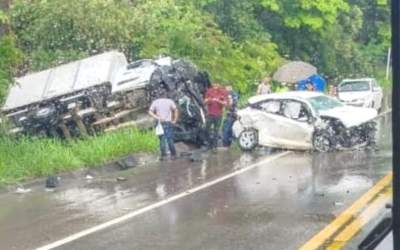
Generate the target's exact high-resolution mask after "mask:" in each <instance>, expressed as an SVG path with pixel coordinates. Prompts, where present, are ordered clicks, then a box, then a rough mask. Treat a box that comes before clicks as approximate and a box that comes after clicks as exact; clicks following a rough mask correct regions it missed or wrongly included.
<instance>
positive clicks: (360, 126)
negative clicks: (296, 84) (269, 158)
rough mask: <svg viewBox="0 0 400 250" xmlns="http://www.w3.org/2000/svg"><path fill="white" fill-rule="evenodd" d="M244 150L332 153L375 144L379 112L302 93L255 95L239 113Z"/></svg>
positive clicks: (237, 128) (237, 130)
mask: <svg viewBox="0 0 400 250" xmlns="http://www.w3.org/2000/svg"><path fill="white" fill-rule="evenodd" d="M238 116H239V118H238V120H237V121H236V122H235V124H234V126H233V133H234V135H235V137H236V138H237V139H238V143H239V146H240V148H241V149H242V150H244V151H250V150H252V149H254V148H255V147H256V146H258V145H260V146H267V147H273V148H285V149H294V150H316V151H319V152H328V151H332V150H341V149H349V148H355V147H365V146H372V145H374V144H375V134H376V122H375V121H374V119H375V118H376V117H377V111H376V110H375V109H373V108H361V107H353V106H348V105H345V104H342V103H340V102H339V101H337V100H336V99H333V98H331V97H329V96H326V95H324V94H322V93H317V92H308V91H296V92H287V93H276V94H269V95H260V96H254V97H251V98H250V99H249V102H248V105H247V107H246V108H244V109H241V110H239V111H238Z"/></svg>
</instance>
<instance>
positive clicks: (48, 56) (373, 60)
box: [0, 0, 390, 93]
mask: <svg viewBox="0 0 400 250" xmlns="http://www.w3.org/2000/svg"><path fill="white" fill-rule="evenodd" d="M389 18H390V17H389V3H388V2H387V1H386V0H367V1H365V0H351V1H344V0H247V1H241V0H192V1H190V0H157V1H156V0H149V1H145V0H137V1H128V0H87V1H79V0H71V1H63V0H51V1H40V0H33V1H27V0H15V1H13V3H12V7H11V9H10V10H9V13H7V15H6V14H5V13H3V12H2V13H1V14H0V22H10V26H11V29H10V30H11V31H12V32H13V33H14V34H15V36H13V35H11V36H8V37H7V38H5V39H4V38H3V39H2V40H1V43H0V49H2V52H3V53H6V54H7V55H15V54H16V53H17V51H16V48H15V46H14V44H13V43H14V41H15V42H16V43H17V47H18V48H19V49H21V50H22V51H23V53H24V55H25V60H24V64H23V66H22V67H21V66H20V67H19V68H18V69H20V73H25V72H26V71H36V70H41V69H45V68H48V67H51V66H54V65H58V64H60V63H64V62H67V61H71V60H74V59H78V58H82V57H85V56H88V55H90V54H95V53H99V52H102V51H107V50H111V49H118V50H121V51H123V52H125V54H126V55H127V56H128V57H129V59H130V60H134V59H138V58H143V57H155V56H157V55H159V54H169V55H172V56H175V57H187V58H189V59H191V60H193V61H194V62H195V63H196V64H198V65H199V66H200V67H202V68H203V69H205V70H208V71H209V72H210V73H211V75H212V77H213V79H214V80H215V81H221V82H224V83H232V84H233V85H234V86H235V87H236V88H238V89H239V90H240V91H241V92H247V91H249V90H252V89H253V88H254V83H255V82H256V81H258V80H259V79H260V78H261V77H263V76H264V75H267V74H271V73H272V72H273V71H274V70H275V69H276V68H277V67H278V66H279V65H280V64H281V63H282V62H284V60H293V59H296V60H297V59H299V60H304V61H308V62H311V63H313V64H315V65H316V66H317V67H318V68H319V70H320V72H321V73H323V74H325V75H326V76H328V77H330V78H343V77H348V76H366V75H368V76H370V75H375V76H378V77H379V72H382V68H383V66H384V62H385V55H386V51H387V49H388V47H389V41H390V25H389ZM5 50H9V51H8V52H4V51H5ZM2 55H3V54H2ZM2 58H3V56H2ZM16 58H18V59H17V60H15V61H13V62H9V59H6V61H7V63H8V64H7V65H6V66H4V62H3V63H2V64H0V66H1V69H2V71H1V72H0V86H2V87H3V92H4V87H5V85H7V84H6V83H5V82H9V74H10V73H15V72H16V70H15V69H16V65H17V64H18V63H20V57H19V56H18V57H16ZM10 67H12V70H11V71H10ZM3 71H6V72H5V73H4V72H3ZM0 93H1V92H0Z"/></svg>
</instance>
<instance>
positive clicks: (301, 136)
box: [279, 100, 314, 149]
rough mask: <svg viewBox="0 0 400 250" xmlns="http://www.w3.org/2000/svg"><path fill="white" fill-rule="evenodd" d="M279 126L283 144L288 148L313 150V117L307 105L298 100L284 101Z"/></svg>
mask: <svg viewBox="0 0 400 250" xmlns="http://www.w3.org/2000/svg"><path fill="white" fill-rule="evenodd" d="M281 109H282V119H281V121H280V124H279V126H280V127H281V131H282V133H281V134H280V135H279V136H280V138H281V143H282V144H283V146H284V147H286V148H293V149H311V148H312V134H313V132H314V125H313V116H312V113H311V111H310V109H309V107H308V105H307V104H305V103H303V102H301V101H298V100H284V101H282V106H281Z"/></svg>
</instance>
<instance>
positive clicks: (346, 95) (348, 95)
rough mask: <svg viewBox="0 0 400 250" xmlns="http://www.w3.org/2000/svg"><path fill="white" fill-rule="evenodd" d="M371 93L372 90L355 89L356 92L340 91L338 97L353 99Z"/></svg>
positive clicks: (364, 96)
mask: <svg viewBox="0 0 400 250" xmlns="http://www.w3.org/2000/svg"><path fill="white" fill-rule="evenodd" d="M370 95H371V92H370V91H354V92H339V93H338V97H339V99H340V100H343V101H353V100H356V99H364V98H367V97H369V96H370Z"/></svg>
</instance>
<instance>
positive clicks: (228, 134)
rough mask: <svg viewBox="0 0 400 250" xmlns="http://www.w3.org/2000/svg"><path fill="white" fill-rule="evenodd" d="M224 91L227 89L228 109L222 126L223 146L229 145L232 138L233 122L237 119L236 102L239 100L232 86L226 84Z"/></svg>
mask: <svg viewBox="0 0 400 250" xmlns="http://www.w3.org/2000/svg"><path fill="white" fill-rule="evenodd" d="M226 91H228V96H229V109H228V112H227V113H226V117H225V120H224V124H223V126H222V135H223V136H222V144H223V146H224V147H226V148H227V147H230V146H231V144H232V138H233V131H232V127H233V123H234V122H235V121H236V119H237V103H238V101H239V93H237V92H236V91H234V90H233V88H232V86H227V87H226Z"/></svg>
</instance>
